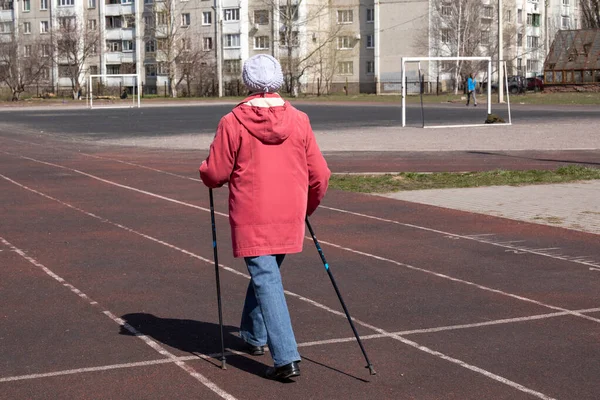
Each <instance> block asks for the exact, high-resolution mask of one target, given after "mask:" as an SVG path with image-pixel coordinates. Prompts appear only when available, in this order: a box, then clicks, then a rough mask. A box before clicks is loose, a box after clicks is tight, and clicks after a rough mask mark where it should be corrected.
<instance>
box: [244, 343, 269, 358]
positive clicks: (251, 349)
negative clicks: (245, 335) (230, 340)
mask: <svg viewBox="0 0 600 400" xmlns="http://www.w3.org/2000/svg"><path fill="white" fill-rule="evenodd" d="M245 350H246V353H248V354H250V355H251V356H262V355H263V354H265V347H264V346H255V345H253V344H250V343H246V349H245Z"/></svg>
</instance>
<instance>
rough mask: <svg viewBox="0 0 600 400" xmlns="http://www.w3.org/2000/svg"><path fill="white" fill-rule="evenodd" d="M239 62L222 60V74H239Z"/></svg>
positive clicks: (240, 63)
mask: <svg viewBox="0 0 600 400" xmlns="http://www.w3.org/2000/svg"><path fill="white" fill-rule="evenodd" d="M241 65H242V62H241V60H224V61H223V72H225V73H226V74H239V73H240V71H241Z"/></svg>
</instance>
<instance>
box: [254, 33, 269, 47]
mask: <svg viewBox="0 0 600 400" xmlns="http://www.w3.org/2000/svg"><path fill="white" fill-rule="evenodd" d="M268 48H269V37H268V36H255V37H254V49H255V50H266V49H268Z"/></svg>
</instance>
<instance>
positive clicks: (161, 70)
mask: <svg viewBox="0 0 600 400" xmlns="http://www.w3.org/2000/svg"><path fill="white" fill-rule="evenodd" d="M168 74H169V63H166V62H159V63H158V64H157V65H156V75H168Z"/></svg>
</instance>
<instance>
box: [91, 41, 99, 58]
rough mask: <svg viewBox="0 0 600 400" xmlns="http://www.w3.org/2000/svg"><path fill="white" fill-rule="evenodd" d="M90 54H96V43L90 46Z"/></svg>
mask: <svg viewBox="0 0 600 400" xmlns="http://www.w3.org/2000/svg"><path fill="white" fill-rule="evenodd" d="M90 54H91V55H93V56H95V55H96V54H98V47H97V46H96V44H92V45H91V46H90Z"/></svg>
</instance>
